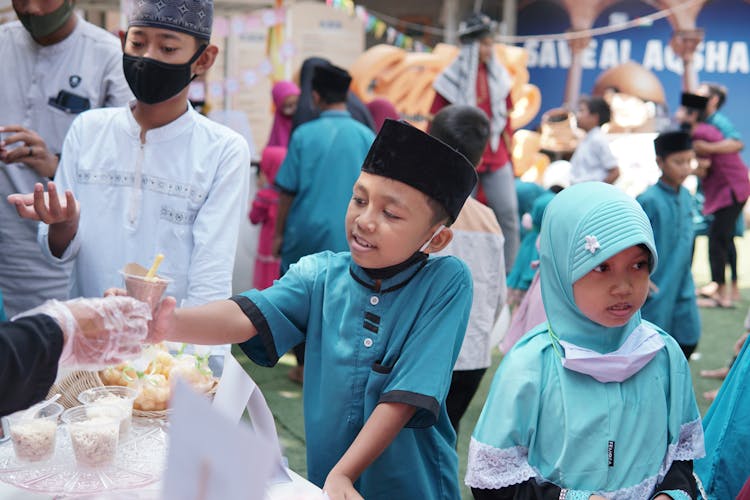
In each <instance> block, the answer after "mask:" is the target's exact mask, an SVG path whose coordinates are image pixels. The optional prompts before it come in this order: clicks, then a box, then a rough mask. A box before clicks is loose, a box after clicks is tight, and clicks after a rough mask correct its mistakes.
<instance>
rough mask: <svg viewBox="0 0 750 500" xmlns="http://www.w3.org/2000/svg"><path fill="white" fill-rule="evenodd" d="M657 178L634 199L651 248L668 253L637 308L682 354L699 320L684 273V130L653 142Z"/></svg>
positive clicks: (689, 232) (688, 227)
mask: <svg viewBox="0 0 750 500" xmlns="http://www.w3.org/2000/svg"><path fill="white" fill-rule="evenodd" d="M654 149H655V150H656V163H657V164H658V165H659V168H660V169H661V178H660V179H659V181H658V182H657V183H656V184H655V185H653V186H651V187H649V188H648V189H647V190H646V191H645V192H644V193H643V194H641V195H640V196H639V197H638V203H640V204H641V207H643V211H644V212H646V215H647V216H648V219H649V221H650V222H651V227H652V228H653V230H654V240H655V241H656V251H657V252H658V251H661V253H662V255H667V254H668V255H669V259H664V260H663V261H662V264H661V266H659V268H658V269H657V270H656V271H655V272H654V274H653V275H651V281H652V283H653V286H652V287H651V291H650V293H649V296H648V299H647V300H646V303H645V304H644V305H643V307H642V308H641V316H643V318H644V319H646V320H648V321H650V322H652V323H654V324H656V325H658V326H660V327H661V328H662V329H664V331H666V332H669V333H670V334H671V335H672V336H673V337H674V338H675V340H677V343H678V344H680V347H681V348H682V352H683V353H685V357H686V358H688V359H690V354H692V352H693V351H694V350H695V346H696V345H697V344H698V339H699V338H700V335H701V320H700V316H699V314H698V305H697V304H696V302H695V284H694V283H693V274H692V272H691V271H690V268H691V264H692V260H693V237H694V236H693V217H692V197H691V196H690V193H689V192H688V190H687V189H685V188H684V187H683V186H682V183H683V182H684V181H685V179H686V178H687V176H688V175H690V173H691V172H692V167H691V162H692V161H693V160H694V159H695V153H693V142H692V139H691V138H690V134H688V133H687V132H681V131H679V132H678V131H676V132H665V133H662V134H659V136H658V137H657V138H656V139H655V140H654Z"/></svg>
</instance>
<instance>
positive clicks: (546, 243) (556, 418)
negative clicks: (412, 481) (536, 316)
mask: <svg viewBox="0 0 750 500" xmlns="http://www.w3.org/2000/svg"><path fill="white" fill-rule="evenodd" d="M640 244H643V245H645V246H646V247H647V248H648V251H649V253H650V254H651V256H652V261H653V266H655V268H656V269H658V267H659V263H658V262H659V258H658V252H657V251H656V244H655V242H654V239H653V234H652V230H651V227H650V224H649V221H648V218H647V217H646V214H645V213H644V212H643V210H642V209H641V208H640V207H639V206H638V204H637V203H636V202H635V200H633V199H632V198H630V196H628V195H627V194H626V193H624V192H623V191H621V190H619V189H618V188H615V187H613V186H611V185H609V184H604V183H602V182H584V183H580V184H576V185H573V186H571V187H569V188H566V189H565V190H563V191H562V192H560V193H559V194H558V195H556V196H555V198H554V199H553V200H552V201H551V202H550V204H549V205H548V207H547V210H545V213H544V219H543V222H542V227H541V232H540V261H541V262H540V268H539V269H540V275H541V277H540V283H541V288H542V300H543V302H544V309H545V312H546V314H547V322H546V323H544V324H542V325H539V326H537V327H535V328H534V329H532V330H531V331H530V332H529V333H527V334H526V335H525V336H524V337H523V338H522V339H521V340H519V341H518V343H517V344H516V345H515V346H514V347H513V349H511V350H510V352H509V353H508V354H507V355H506V356H505V358H504V359H503V361H502V363H501V364H500V367H499V368H498V371H497V373H496V375H495V378H494V380H493V382H492V386H491V389H490V393H489V395H488V397H487V401H486V403H485V406H484V409H483V410H482V414H481V415H480V417H479V421H478V422H477V425H476V427H475V429H474V433H473V435H472V438H471V443H470V445H469V460H468V465H467V472H466V484H467V485H469V486H471V487H472V488H474V489H478V490H503V491H502V493H503V494H506V495H508V496H507V497H508V498H510V496H512V495H517V496H514V498H534V497H533V496H531V494H532V493H534V491H535V489H539V488H541V487H544V488H546V489H547V490H548V491H550V492H551V493H552V494H554V495H557V494H559V495H560V498H563V497H565V498H567V499H569V500H572V499H575V500H578V499H588V498H589V496H590V495H591V494H593V493H597V494H599V495H601V496H604V497H605V498H609V499H611V500H620V499H622V500H626V499H627V500H630V499H636V498H637V499H646V498H652V497H653V496H654V495H655V494H656V493H659V492H663V493H667V494H668V495H669V496H670V497H671V498H673V499H674V500H685V499H687V498H691V497H693V498H694V491H695V484H694V480H693V478H692V463H691V461H692V460H693V459H695V458H698V457H701V456H702V455H703V429H702V427H701V419H700V414H699V412H698V406H697V404H696V402H695V396H694V394H693V386H692V379H691V377H690V369H689V367H688V364H687V361H686V359H685V356H684V355H683V354H682V352H681V349H680V348H679V346H678V345H677V342H675V340H674V339H673V338H671V337H670V336H668V335H667V334H666V333H665V332H664V331H662V330H661V329H659V328H658V327H656V326H654V325H652V324H651V323H648V322H646V321H643V320H642V319H641V316H640V313H639V312H638V311H636V312H635V313H634V314H633V315H632V316H630V318H629V319H628V321H627V322H626V323H625V324H623V325H619V326H617V325H613V326H604V325H601V324H599V323H595V322H594V321H592V320H591V319H589V317H587V316H586V315H585V314H584V313H583V312H582V311H581V309H580V307H579V304H577V303H576V301H575V296H574V291H573V288H574V284H575V283H576V282H577V281H578V280H579V279H581V278H582V277H584V276H586V275H587V274H588V273H589V272H591V271H592V270H594V269H597V268H598V267H599V266H600V265H601V264H602V263H604V262H606V261H607V260H608V259H610V258H612V257H613V256H615V255H617V254H618V253H620V252H622V251H623V250H625V249H628V248H630V247H632V246H635V245H640ZM600 271H602V272H605V271H603V270H601V269H600ZM613 295H614V294H613ZM614 300H616V299H614V298H612V299H611V301H610V303H612V302H613V301H614ZM623 300H625V299H623ZM642 333H648V334H649V338H650V339H654V338H655V339H658V340H659V341H658V342H656V345H658V344H659V342H662V343H663V345H662V346H661V347H660V348H657V349H656V350H654V351H650V350H649V354H650V353H653V355H652V356H648V355H646V351H645V350H642V349H640V347H641V346H645V345H646V344H648V342H643V343H639V344H638V345H637V346H633V347H634V349H633V350H632V351H627V350H626V351H625V352H619V350H620V349H621V348H622V347H623V346H624V345H625V344H626V343H627V342H628V341H629V340H630V339H631V337H632V336H633V335H640V334H642ZM637 338H638V337H636V339H637ZM563 342H565V345H563ZM575 346H577V348H578V350H581V349H585V350H588V353H587V354H586V355H585V360H581V361H579V362H578V363H576V362H575V361H574V360H573V358H574V357H575V352H576V350H575V349H574V347H575ZM568 349H571V352H570V354H571V356H572V357H569V356H568V354H569V353H568ZM639 351H640V352H639ZM611 353H617V355H615V356H612V357H611V358H608V355H609V354H611ZM603 373H607V375H606V376H604V377H602V374H603ZM610 376H611V378H609V377H610ZM595 377H596V378H595ZM523 495H528V496H523Z"/></svg>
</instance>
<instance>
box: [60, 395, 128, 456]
mask: <svg viewBox="0 0 750 500" xmlns="http://www.w3.org/2000/svg"><path fill="white" fill-rule="evenodd" d="M122 418H123V410H122V408H121V407H119V406H117V405H111V404H91V405H83V406H76V407H75V408H70V409H68V410H65V411H64V412H63V414H62V421H63V422H65V424H66V425H67V427H68V434H69V435H70V442H71V444H72V445H73V454H74V455H75V457H76V462H77V463H78V466H79V467H82V468H99V467H104V466H107V465H111V464H112V463H113V462H114V461H115V456H116V455H117V443H118V439H119V437H120V422H121V421H122Z"/></svg>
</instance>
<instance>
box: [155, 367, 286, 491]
mask: <svg viewBox="0 0 750 500" xmlns="http://www.w3.org/2000/svg"><path fill="white" fill-rule="evenodd" d="M171 408H172V416H171V417H170V427H169V451H168V454H167V469H166V471H165V473H164V485H163V490H162V498H163V499H164V500H225V499H229V498H242V499H243V500H244V499H246V500H263V499H264V498H265V494H266V488H267V486H268V484H269V481H270V478H271V475H272V474H273V469H274V464H275V461H274V460H269V457H273V456H274V455H275V454H276V453H278V445H277V444H275V443H273V441H272V440H270V439H267V438H266V437H265V436H263V435H262V434H260V433H259V432H256V431H255V430H254V429H252V428H251V427H250V426H248V425H246V424H243V423H241V422H239V423H238V422H236V421H235V422H233V421H230V420H229V419H228V418H227V417H226V416H225V415H223V414H221V413H220V412H218V411H217V410H215V409H214V408H212V407H211V403H210V402H209V401H207V400H206V399H205V397H203V396H201V395H199V394H197V393H195V392H193V390H192V389H190V388H189V386H188V385H187V384H185V383H184V382H182V381H179V380H178V381H177V384H176V385H175V389H174V392H173V396H172V401H171Z"/></svg>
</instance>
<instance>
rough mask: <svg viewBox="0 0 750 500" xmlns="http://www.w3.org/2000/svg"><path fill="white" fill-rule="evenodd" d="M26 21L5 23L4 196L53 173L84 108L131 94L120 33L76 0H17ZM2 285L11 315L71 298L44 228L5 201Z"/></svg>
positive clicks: (0, 146)
mask: <svg viewBox="0 0 750 500" xmlns="http://www.w3.org/2000/svg"><path fill="white" fill-rule="evenodd" d="M13 8H14V10H15V11H16V14H17V16H18V18H19V20H20V21H14V22H10V23H6V24H3V25H2V26H0V61H2V64H3V75H4V78H3V82H2V85H0V102H2V113H0V139H2V141H3V142H2V143H0V194H2V197H3V198H5V197H6V196H8V195H9V194H11V193H17V192H28V191H31V190H32V189H33V187H34V183H36V182H42V181H46V180H48V179H49V178H52V177H54V175H55V171H56V169H57V166H58V160H59V157H60V153H61V151H62V144H63V139H64V138H65V134H66V133H67V131H68V128H69V127H70V124H71V123H72V122H73V120H74V119H75V118H76V116H78V114H79V113H81V112H83V111H85V110H87V109H90V108H100V107H104V106H122V105H124V104H125V103H127V101H128V100H129V99H131V98H132V94H131V92H130V89H129V88H128V86H127V83H126V82H125V78H124V75H123V72H122V62H121V61H122V49H121V47H120V42H119V40H118V39H117V37H116V36H114V35H112V34H110V33H107V32H106V31H104V30H103V29H101V28H98V27H96V26H94V25H92V24H90V23H88V22H86V21H84V20H83V19H81V18H79V17H78V16H77V15H76V14H74V13H73V6H72V5H71V0H40V1H37V2H27V1H23V0H13ZM0 220H2V224H0V290H1V291H2V293H3V297H4V300H5V307H6V310H7V313H8V316H9V317H10V316H12V315H14V314H17V313H19V312H21V311H25V310H27V309H30V308H32V307H34V306H37V305H39V304H40V303H42V302H43V301H45V300H47V299H52V298H55V299H64V298H66V297H67V295H68V273H69V271H70V269H69V267H70V266H67V268H66V267H64V266H61V265H60V264H59V263H52V262H49V261H47V260H46V259H45V258H44V257H43V256H42V253H41V251H40V250H39V245H38V244H37V242H36V233H37V225H36V224H35V223H34V222H33V221H29V220H23V219H19V218H18V217H16V216H15V213H14V209H13V207H12V206H11V205H8V204H6V203H3V204H2V205H0Z"/></svg>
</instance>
